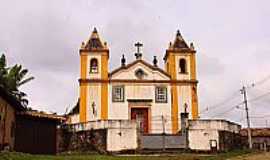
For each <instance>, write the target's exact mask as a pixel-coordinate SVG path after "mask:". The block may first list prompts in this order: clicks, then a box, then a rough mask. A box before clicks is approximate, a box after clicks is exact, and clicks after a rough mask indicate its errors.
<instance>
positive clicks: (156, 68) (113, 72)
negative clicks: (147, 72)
mask: <svg viewBox="0 0 270 160" xmlns="http://www.w3.org/2000/svg"><path fill="white" fill-rule="evenodd" d="M137 63H142V64H144V65H146V66H147V67H149V68H151V69H152V70H156V71H159V72H161V73H163V74H164V75H166V76H167V77H171V76H170V75H169V74H168V73H167V72H166V71H164V70H163V69H161V68H159V67H156V66H153V65H151V64H150V63H148V62H146V61H144V60H142V59H137V60H135V61H133V62H131V63H129V64H127V65H125V66H121V67H119V68H116V69H115V70H113V71H112V72H111V73H110V74H109V75H110V76H111V75H113V74H115V73H116V72H118V71H120V70H122V69H127V68H130V67H132V66H134V65H135V64H137Z"/></svg>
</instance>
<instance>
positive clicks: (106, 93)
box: [72, 29, 198, 134]
mask: <svg viewBox="0 0 270 160" xmlns="http://www.w3.org/2000/svg"><path fill="white" fill-rule="evenodd" d="M135 46H136V47H137V53H136V54H135V57H134V61H132V62H131V63H126V59H125V57H124V55H121V59H119V61H120V62H121V63H120V64H121V65H120V66H119V67H118V68H116V69H114V70H111V71H110V70H109V67H108V66H109V58H110V56H119V55H110V54H109V48H108V46H107V44H106V43H103V42H102V41H101V39H100V37H99V35H98V32H97V30H96V29H94V31H93V32H92V34H91V36H90V38H89V40H88V41H87V42H85V43H82V46H81V48H80V72H81V73H80V79H79V84H80V99H79V118H78V119H77V121H78V122H74V121H73V122H72V123H85V122H89V121H98V120H136V121H137V122H138V127H139V129H140V130H141V131H142V132H144V133H162V132H164V129H165V130H166V133H173V134H174V133H177V132H179V131H180V130H181V122H180V113H183V112H186V113H189V118H190V119H197V118H198V98H197V83H198V80H197V77H196V51H195V49H194V46H193V44H192V43H191V44H190V45H187V43H186V42H185V40H184V39H183V37H182V36H181V34H180V32H179V31H178V32H177V34H176V37H175V40H174V42H172V43H171V42H170V44H169V47H168V49H167V50H166V52H165V55H164V66H165V68H164V69H162V68H160V67H159V65H158V61H157V59H156V57H154V58H153V62H151V63H149V62H146V61H145V60H144V59H143V57H142V53H140V47H141V46H142V44H140V43H136V44H135ZM119 57H120V56H119Z"/></svg>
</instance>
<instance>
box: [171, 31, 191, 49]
mask: <svg viewBox="0 0 270 160" xmlns="http://www.w3.org/2000/svg"><path fill="white" fill-rule="evenodd" d="M172 48H174V49H182V48H189V47H188V45H187V43H186V42H185V40H184V38H183V37H182V35H181V33H180V31H179V30H178V31H177V33H176V37H175V40H174V43H173V44H172Z"/></svg>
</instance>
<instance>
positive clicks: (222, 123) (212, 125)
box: [189, 119, 241, 133]
mask: <svg viewBox="0 0 270 160" xmlns="http://www.w3.org/2000/svg"><path fill="white" fill-rule="evenodd" d="M189 128H190V129H197V130H200V129H207V130H208V129H216V130H224V131H230V132H234V133H239V131H240V129H241V126H240V125H238V124H236V123H232V122H229V121H226V120H214V119H212V120H203V119H200V120H189Z"/></svg>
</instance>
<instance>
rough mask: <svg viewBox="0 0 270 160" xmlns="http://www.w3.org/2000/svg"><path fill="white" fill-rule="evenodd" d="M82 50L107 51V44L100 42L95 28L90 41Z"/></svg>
mask: <svg viewBox="0 0 270 160" xmlns="http://www.w3.org/2000/svg"><path fill="white" fill-rule="evenodd" d="M82 48H83V49H87V50H98V49H106V44H103V43H102V41H101V40H100V38H99V34H98V31H97V29H96V28H94V30H93V32H92V34H91V36H90V38H89V40H88V41H87V43H86V44H85V45H83V46H82Z"/></svg>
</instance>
